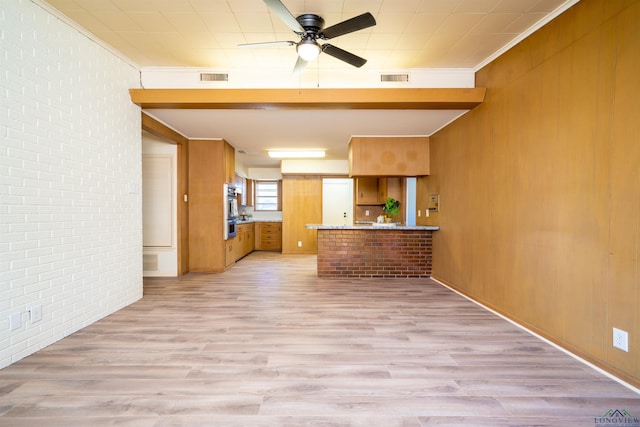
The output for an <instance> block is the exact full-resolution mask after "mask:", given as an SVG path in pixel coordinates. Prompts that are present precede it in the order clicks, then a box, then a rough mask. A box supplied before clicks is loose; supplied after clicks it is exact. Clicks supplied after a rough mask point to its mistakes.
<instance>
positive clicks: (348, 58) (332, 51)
mask: <svg viewBox="0 0 640 427" xmlns="http://www.w3.org/2000/svg"><path fill="white" fill-rule="evenodd" d="M322 51H323V52H324V53H326V54H327V55H331V56H333V57H334V58H337V59H339V60H341V61H344V62H346V63H347V64H351V65H353V66H354V67H358V68H360V67H362V66H363V65H364V64H366V63H367V60H366V59H364V58H360V57H359V56H357V55H354V54H353V53H351V52H347V51H346V50H343V49H340V48H339V47H335V46H333V45H330V44H323V45H322Z"/></svg>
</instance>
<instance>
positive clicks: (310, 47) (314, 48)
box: [296, 38, 320, 62]
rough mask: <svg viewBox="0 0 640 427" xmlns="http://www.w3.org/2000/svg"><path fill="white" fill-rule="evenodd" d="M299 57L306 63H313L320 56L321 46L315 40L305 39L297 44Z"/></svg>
mask: <svg viewBox="0 0 640 427" xmlns="http://www.w3.org/2000/svg"><path fill="white" fill-rule="evenodd" d="M296 50H297V51H298V56H300V58H302V59H304V60H305V61H307V62H309V61H313V60H314V59H316V58H317V57H318V55H320V45H319V44H318V43H317V42H316V41H315V40H313V39H308V38H307V39H303V40H301V41H300V43H298V44H297V46H296Z"/></svg>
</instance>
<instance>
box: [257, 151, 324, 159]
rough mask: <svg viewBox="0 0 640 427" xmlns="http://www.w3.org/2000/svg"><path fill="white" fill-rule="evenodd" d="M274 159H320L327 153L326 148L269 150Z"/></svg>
mask: <svg viewBox="0 0 640 427" xmlns="http://www.w3.org/2000/svg"><path fill="white" fill-rule="evenodd" d="M268 153H269V157H271V158H272V159H318V158H323V157H324V155H325V152H324V150H269V151H268Z"/></svg>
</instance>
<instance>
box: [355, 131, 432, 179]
mask: <svg viewBox="0 0 640 427" xmlns="http://www.w3.org/2000/svg"><path fill="white" fill-rule="evenodd" d="M424 175H429V137H427V136H415V137H413V136H380V137H376V136H373V137H369V136H358V137H356V136H354V137H352V138H351V140H350V141H349V176H356V177H357V176H424Z"/></svg>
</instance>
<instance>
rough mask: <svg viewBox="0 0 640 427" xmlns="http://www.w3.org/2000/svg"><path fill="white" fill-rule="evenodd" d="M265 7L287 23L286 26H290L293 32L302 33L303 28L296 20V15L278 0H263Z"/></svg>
mask: <svg viewBox="0 0 640 427" xmlns="http://www.w3.org/2000/svg"><path fill="white" fill-rule="evenodd" d="M263 1H264V2H265V3H266V5H267V7H269V9H271V11H272V12H273V13H275V14H276V15H278V17H279V18H280V19H281V20H282V22H284V23H285V24H287V27H289V28H291V30H292V31H293V32H294V33H296V34H297V33H304V32H305V30H304V28H302V25H300V23H299V22H298V21H297V20H296V17H295V16H293V15H292V14H291V12H289V9H287V7H286V6H285V5H284V4H282V2H281V1H280V0H263Z"/></svg>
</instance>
